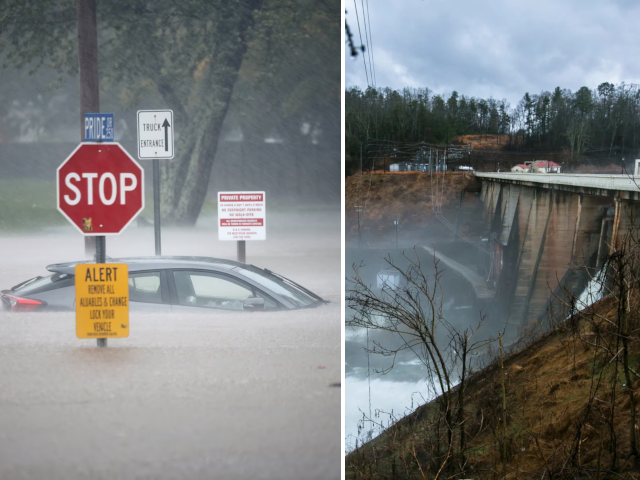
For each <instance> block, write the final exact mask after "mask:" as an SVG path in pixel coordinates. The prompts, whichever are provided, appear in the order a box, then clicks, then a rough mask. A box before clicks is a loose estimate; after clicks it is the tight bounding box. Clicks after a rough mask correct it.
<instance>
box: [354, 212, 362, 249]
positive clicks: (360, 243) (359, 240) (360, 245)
mask: <svg viewBox="0 0 640 480" xmlns="http://www.w3.org/2000/svg"><path fill="white" fill-rule="evenodd" d="M355 209H356V212H357V213H358V248H359V249H362V235H361V233H360V212H361V211H362V205H356V206H355Z"/></svg>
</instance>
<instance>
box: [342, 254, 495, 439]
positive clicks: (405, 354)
mask: <svg viewBox="0 0 640 480" xmlns="http://www.w3.org/2000/svg"><path fill="white" fill-rule="evenodd" d="M403 252H404V253H403ZM464 253H465V252H462V251H461V252H458V255H457V256H456V257H455V258H458V259H460V258H461V257H462V256H463V254H464ZM389 255H390V256H389ZM403 256H406V258H403ZM385 258H390V259H391V261H392V262H393V263H394V264H395V265H398V266H399V267H400V268H406V265H407V264H408V260H407V259H410V260H412V261H418V260H419V261H420V265H421V269H422V271H423V272H424V273H425V275H426V276H427V277H428V278H429V279H430V280H431V281H432V280H433V278H434V275H435V272H436V270H435V268H434V264H433V258H432V257H430V255H429V254H427V253H425V251H424V250H423V249H421V248H419V247H418V248H416V249H415V250H414V249H413V248H408V249H406V250H404V251H402V250H400V251H397V250H392V251H390V252H388V251H385V250H380V249H377V250H376V249H363V250H348V251H347V252H346V277H347V279H349V278H351V277H353V272H354V270H353V265H356V266H358V268H359V273H360V275H361V278H362V279H363V281H364V282H365V283H366V284H368V285H373V286H374V287H375V285H376V282H377V275H378V272H380V271H382V270H387V269H389V268H390V265H389V264H388V263H387V261H386V260H385ZM461 261H464V260H461ZM438 269H439V271H440V275H441V278H440V288H439V289H438V294H437V295H436V297H437V298H436V304H439V303H440V302H441V303H442V311H443V316H444V318H445V319H446V320H447V322H449V323H450V324H451V325H452V326H453V327H454V328H456V329H457V330H458V331H464V329H466V328H470V327H475V326H476V325H477V324H478V321H479V320H480V315H481V312H483V313H486V308H487V305H486V304H483V303H481V302H479V301H478V300H477V298H476V297H475V294H474V292H473V288H472V287H471V285H470V284H469V283H468V282H467V281H466V280H464V278H463V277H462V276H461V275H460V274H458V273H456V272H455V271H453V270H452V269H450V268H445V267H444V266H443V265H442V264H441V265H439V266H438ZM349 286H350V282H349V281H347V290H348V289H349ZM350 314H351V310H350V309H349V307H348V305H347V310H346V316H347V319H348V317H349V315H350ZM502 326H503V325H502V324H500V325H498V324H496V322H495V321H493V322H492V319H491V318H488V319H487V321H486V322H485V323H484V324H483V325H482V327H481V330H480V331H479V332H478V335H476V338H478V337H487V336H489V335H492V334H495V335H497V332H498V330H499V329H500V328H501V327H502ZM437 336H438V341H439V343H440V344H441V346H442V345H446V344H447V343H448V342H449V337H448V334H447V332H446V330H445V329H444V328H441V329H440V333H439V334H437ZM402 343H403V342H402V341H401V339H400V338H399V336H398V335H396V334H392V333H388V332H381V331H375V330H369V331H367V330H366V329H363V328H352V327H347V328H346V330H345V363H346V364H345V377H346V378H345V448H346V450H347V451H350V450H352V449H353V448H355V445H356V440H357V441H358V443H359V444H362V443H363V441H367V440H369V439H370V438H372V437H375V436H377V435H378V434H379V433H380V432H381V430H382V428H383V427H386V426H388V425H389V422H390V421H395V420H398V419H400V418H402V417H403V416H405V415H407V414H409V413H411V412H412V411H414V410H415V409H416V408H417V407H418V406H420V405H422V404H424V403H426V402H427V401H429V400H431V399H432V398H434V396H435V394H436V392H435V391H434V388H433V385H432V384H431V383H430V382H429V381H428V380H429V379H428V378H427V369H426V367H425V366H424V365H423V364H422V363H421V361H420V360H419V359H418V357H417V356H416V354H415V353H414V352H413V351H412V350H404V351H402V352H399V353H398V355H397V356H396V357H395V358H392V357H385V356H382V355H378V354H375V353H369V354H367V351H366V349H367V348H368V349H369V350H372V349H374V348H375V346H376V345H384V346H385V347H386V348H391V347H394V346H395V347H399V346H400V345H401V344H402ZM390 367H393V368H391V369H390V370H389V371H388V372H386V373H383V372H385V371H386V370H388V369H389V368H390ZM454 376H455V375H454ZM368 419H373V420H374V421H373V422H371V421H369V420H368Z"/></svg>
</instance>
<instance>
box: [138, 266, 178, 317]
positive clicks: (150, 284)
mask: <svg viewBox="0 0 640 480" xmlns="http://www.w3.org/2000/svg"><path fill="white" fill-rule="evenodd" d="M129 310H130V311H132V312H141V311H142V312H144V311H153V312H158V311H161V312H170V311H171V305H170V303H169V290H168V287H167V279H166V272H165V271H163V270H150V271H144V272H129Z"/></svg>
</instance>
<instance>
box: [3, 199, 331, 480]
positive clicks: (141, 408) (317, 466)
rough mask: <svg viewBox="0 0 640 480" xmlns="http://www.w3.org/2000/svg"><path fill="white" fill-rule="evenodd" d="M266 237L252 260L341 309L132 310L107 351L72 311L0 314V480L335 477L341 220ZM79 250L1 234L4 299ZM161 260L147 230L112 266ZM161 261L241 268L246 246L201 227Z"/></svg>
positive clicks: (117, 246) (294, 222)
mask: <svg viewBox="0 0 640 480" xmlns="http://www.w3.org/2000/svg"><path fill="white" fill-rule="evenodd" d="M304 221H306V222H309V223H308V224H307V226H306V228H304V229H303V230H300V223H299V222H304ZM274 224H275V226H277V227H278V228H275V227H274ZM270 227H271V232H273V233H272V234H271V235H270V236H269V240H267V241H266V242H248V244H247V261H248V263H253V264H255V265H258V266H261V267H265V268H270V269H273V270H274V271H276V272H278V273H281V274H283V275H286V276H288V277H290V278H292V279H293V280H295V281H297V282H299V283H301V284H302V285H304V286H305V287H307V288H309V289H311V290H312V291H314V292H315V293H317V294H319V295H320V296H322V297H324V298H325V299H327V300H330V301H331V303H329V304H328V305H323V306H320V307H318V308H314V309H308V310H295V311H286V312H256V313H244V312H239V313H235V312H234V313H218V312H216V313H213V312H209V311H207V312H203V313H198V314H182V313H181V314H180V315H177V314H169V313H163V314H155V313H146V312H145V313H135V314H134V313H132V314H131V321H130V324H131V327H130V332H131V333H130V336H129V337H128V338H125V339H111V340H109V346H108V347H107V348H104V349H98V348H97V347H96V346H95V340H79V339H77V338H76V337H75V317H74V314H73V312H69V313H53V314H45V313H42V314H37V313H26V314H24V313H23V314H18V315H16V314H9V313H0V405H1V408H0V478H45V477H46V478H60V479H62V478H65V479H66V478H89V477H90V478H134V477H135V478H247V479H249V478H252V479H253V478H265V479H267V478H309V479H324V478H339V476H340V456H341V453H342V452H341V448H340V443H339V441H340V436H341V431H340V388H339V387H337V386H335V384H336V383H339V382H340V377H341V375H340V370H341V363H340V343H341V340H340V338H341V337H340V330H341V322H340V313H341V307H340V296H341V292H340V236H339V234H340V215H339V213H338V214H333V213H326V212H325V213H317V214H315V215H312V216H311V218H310V216H309V215H306V220H303V219H302V215H300V217H294V216H293V215H287V216H282V217H278V216H277V215H274V216H273V218H272V223H271V225H270ZM292 231H295V232H297V234H296V235H295V236H292V235H290V233H291V232H292ZM82 249H83V240H82V237H81V236H80V235H78V234H75V233H74V232H71V233H67V231H66V230H58V231H50V232H47V233H46V234H41V235H38V236H36V235H22V234H20V235H18V234H16V235H10V236H4V237H0V288H3V289H4V288H8V287H10V286H11V285H15V284H16V283H18V282H20V281H23V280H26V279H27V278H29V277H30V276H34V275H44V274H46V270H44V265H46V264H49V263H55V262H60V261H68V260H77V259H80V258H82V255H81V253H82ZM152 252H153V229H150V228H147V229H144V228H131V229H129V230H128V231H127V232H125V233H124V234H123V235H122V236H120V237H118V238H117V239H115V238H108V239H107V255H109V256H112V257H117V256H127V255H140V254H143V255H144V254H147V255H148V254H151V253H152ZM163 253H165V254H168V255H207V256H216V257H220V258H232V259H233V258H234V257H235V243H234V242H227V243H223V242H218V241H217V234H216V231H215V229H214V228H212V227H211V226H209V225H208V224H207V223H206V222H203V224H201V225H200V226H199V228H197V229H194V230H191V231H185V230H171V229H167V230H163ZM79 254H80V255H79Z"/></svg>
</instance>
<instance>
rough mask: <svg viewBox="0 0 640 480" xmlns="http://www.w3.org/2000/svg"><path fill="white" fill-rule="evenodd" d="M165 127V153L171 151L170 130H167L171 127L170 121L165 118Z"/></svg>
mask: <svg viewBox="0 0 640 480" xmlns="http://www.w3.org/2000/svg"><path fill="white" fill-rule="evenodd" d="M162 126H163V127H164V151H165V152H168V151H169V130H167V129H168V128H169V127H170V126H171V125H169V121H168V120H167V119H166V118H165V119H164V123H163V124H162Z"/></svg>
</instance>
